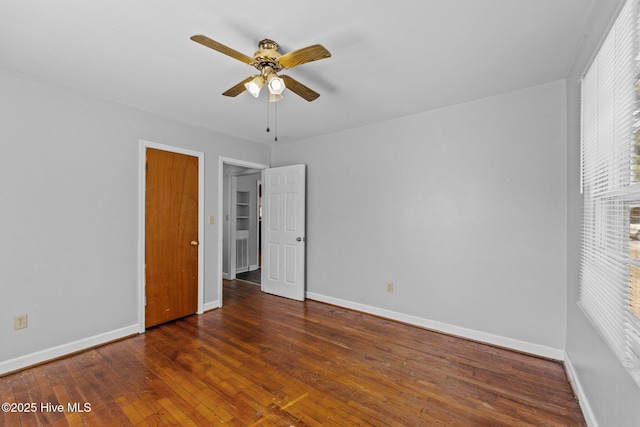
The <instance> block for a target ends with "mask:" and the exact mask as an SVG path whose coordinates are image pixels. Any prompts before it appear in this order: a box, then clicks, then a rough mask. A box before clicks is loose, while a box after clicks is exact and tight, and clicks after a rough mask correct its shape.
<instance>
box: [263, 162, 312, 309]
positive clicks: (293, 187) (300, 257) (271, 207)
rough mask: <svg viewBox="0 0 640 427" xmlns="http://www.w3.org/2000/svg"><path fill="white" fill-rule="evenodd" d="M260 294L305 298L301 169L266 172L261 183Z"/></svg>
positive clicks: (267, 170) (274, 169) (276, 169)
mask: <svg viewBox="0 0 640 427" xmlns="http://www.w3.org/2000/svg"><path fill="white" fill-rule="evenodd" d="M263 191H264V198H263V206H264V209H263V213H262V215H263V220H262V224H263V227H264V234H263V238H264V242H263V245H262V250H263V252H264V262H263V265H262V290H263V291H264V292H267V293H270V294H274V295H279V296H283V297H286V298H292V299H296V300H299V301H303V300H304V297H305V246H306V243H305V240H306V237H305V204H306V202H305V165H292V166H284V167H279V168H271V169H266V170H265V172H264V182H263Z"/></svg>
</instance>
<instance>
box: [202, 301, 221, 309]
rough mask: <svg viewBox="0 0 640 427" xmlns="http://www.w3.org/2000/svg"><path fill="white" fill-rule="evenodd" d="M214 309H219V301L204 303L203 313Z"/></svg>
mask: <svg viewBox="0 0 640 427" xmlns="http://www.w3.org/2000/svg"><path fill="white" fill-rule="evenodd" d="M216 308H220V300H215V301H211V302H206V303H205V304H204V309H203V312H205V311H209V310H214V309H216Z"/></svg>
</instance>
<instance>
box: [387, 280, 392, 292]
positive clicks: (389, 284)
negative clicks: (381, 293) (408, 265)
mask: <svg viewBox="0 0 640 427" xmlns="http://www.w3.org/2000/svg"><path fill="white" fill-rule="evenodd" d="M387 292H389V293H393V282H387Z"/></svg>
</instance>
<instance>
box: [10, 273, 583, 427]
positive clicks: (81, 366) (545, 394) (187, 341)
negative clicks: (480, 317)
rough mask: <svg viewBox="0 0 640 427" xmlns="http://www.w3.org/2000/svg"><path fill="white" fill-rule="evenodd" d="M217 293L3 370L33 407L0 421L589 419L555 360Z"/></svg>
mask: <svg viewBox="0 0 640 427" xmlns="http://www.w3.org/2000/svg"><path fill="white" fill-rule="evenodd" d="M224 301H225V306H224V308H222V309H220V310H214V311H210V312H207V313H205V314H203V315H201V316H190V317H187V318H184V319H180V320H177V321H174V322H171V323H168V324H164V325H161V326H158V327H155V328H152V329H149V330H148V331H147V332H146V333H145V334H142V335H139V336H135V337H131V338H127V339H124V340H121V341H118V342H115V343H111V344H108V345H105V346H102V347H98V348H95V349H92V350H89V351H86V352H83V353H79V354H76V355H73V356H71V357H68V358H65V359H60V360H56V361H53V362H50V363H47V364H43V365H40V366H36V367H33V368H30V369H26V370H24V371H21V372H18V373H15V374H12V375H8V376H5V377H1V378H0V401H1V402H9V403H16V404H19V403H35V404H36V405H37V410H35V411H33V412H22V413H8V412H0V425H2V426H11V427H13V426H67V425H69V426H107V425H108V426H118V425H122V426H126V425H139V426H159V425H162V426H164V425H182V426H211V425H229V426H526V425H534V426H584V425H586V424H585V421H584V418H583V417H582V414H581V412H580V408H579V406H578V403H577V402H576V399H575V397H574V395H573V393H572V391H571V388H570V386H569V383H568V382H567V378H566V375H565V372H564V369H563V366H562V365H561V364H560V363H557V362H553V361H548V360H543V359H540V358H536V357H531V356H528V355H523V354H520V353H516V352H511V351H508V350H504V349H499V348H496V347H491V346H487V345H482V344H479V343H475V342H471V341H467V340H463V339H460V338H455V337H451V336H448V335H444V334H439V333H435V332H430V331H427V330H424V329H420V328H416V327H412V326H408V325H403V324H400V323H396V322H392V321H388V320H385V319H380V318H377V317H373V316H368V315H366V314H362V313H358V312H354V311H350V310H345V309H341V308H338V307H334V306H331V305H327V304H322V303H319V302H315V301H306V302H304V303H300V302H296V301H290V300H287V299H283V298H279V297H274V296H270V295H265V294H262V293H260V291H259V287H257V286H255V285H252V284H249V283H246V282H241V281H232V282H225V299H224ZM47 403H50V404H51V407H50V408H53V409H55V408H56V405H63V411H62V412H54V411H51V410H50V409H49V407H47V406H46V404H47ZM85 403H87V404H89V405H90V408H88V409H90V411H85V412H79V411H72V410H70V409H74V408H69V407H68V405H69V404H71V405H72V406H73V405H74V404H75V405H76V408H83V409H87V407H85V406H84V404H85ZM42 405H44V407H43V406H42ZM58 409H59V408H58Z"/></svg>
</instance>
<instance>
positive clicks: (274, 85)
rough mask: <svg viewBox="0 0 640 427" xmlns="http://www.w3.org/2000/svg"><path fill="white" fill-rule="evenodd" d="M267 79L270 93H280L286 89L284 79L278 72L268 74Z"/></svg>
mask: <svg viewBox="0 0 640 427" xmlns="http://www.w3.org/2000/svg"><path fill="white" fill-rule="evenodd" d="M267 81H268V88H269V93H270V94H272V95H280V94H281V93H282V92H283V91H284V90H285V89H286V87H285V85H284V80H282V79H281V78H280V77H278V76H277V75H276V74H269V76H267Z"/></svg>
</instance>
